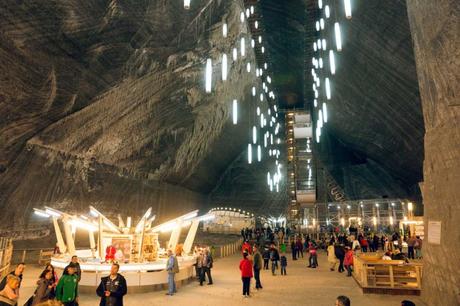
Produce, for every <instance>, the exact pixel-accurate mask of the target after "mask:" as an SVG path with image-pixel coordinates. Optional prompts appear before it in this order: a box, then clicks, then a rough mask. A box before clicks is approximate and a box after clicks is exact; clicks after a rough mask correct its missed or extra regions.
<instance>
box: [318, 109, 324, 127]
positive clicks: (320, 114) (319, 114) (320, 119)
mask: <svg viewBox="0 0 460 306" xmlns="http://www.w3.org/2000/svg"><path fill="white" fill-rule="evenodd" d="M318 126H319V127H320V128H322V127H323V111H322V110H319V112H318Z"/></svg>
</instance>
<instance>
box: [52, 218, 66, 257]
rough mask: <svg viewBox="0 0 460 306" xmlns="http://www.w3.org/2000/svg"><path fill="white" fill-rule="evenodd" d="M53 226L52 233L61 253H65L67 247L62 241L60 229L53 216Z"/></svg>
mask: <svg viewBox="0 0 460 306" xmlns="http://www.w3.org/2000/svg"><path fill="white" fill-rule="evenodd" d="M53 226H54V232H55V233H56V240H57V244H58V247H59V250H60V251H61V253H65V252H66V251H67V246H66V245H65V243H64V239H63V238H62V232H61V228H60V227H59V223H58V220H57V218H56V217H54V216H53Z"/></svg>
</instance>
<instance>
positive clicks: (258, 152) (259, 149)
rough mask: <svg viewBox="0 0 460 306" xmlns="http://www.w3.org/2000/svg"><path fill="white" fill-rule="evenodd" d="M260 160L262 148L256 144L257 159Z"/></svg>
mask: <svg viewBox="0 0 460 306" xmlns="http://www.w3.org/2000/svg"><path fill="white" fill-rule="evenodd" d="M261 160H262V149H261V148H260V145H258V146H257V161H259V162H260V161H261Z"/></svg>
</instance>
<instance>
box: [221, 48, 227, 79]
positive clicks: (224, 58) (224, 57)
mask: <svg viewBox="0 0 460 306" xmlns="http://www.w3.org/2000/svg"><path fill="white" fill-rule="evenodd" d="M226 80H227V54H222V81H226Z"/></svg>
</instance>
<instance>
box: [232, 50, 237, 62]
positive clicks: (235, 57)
mask: <svg viewBox="0 0 460 306" xmlns="http://www.w3.org/2000/svg"><path fill="white" fill-rule="evenodd" d="M237 59H238V51H237V50H236V48H233V61H236V60H237Z"/></svg>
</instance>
